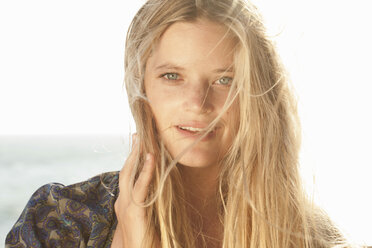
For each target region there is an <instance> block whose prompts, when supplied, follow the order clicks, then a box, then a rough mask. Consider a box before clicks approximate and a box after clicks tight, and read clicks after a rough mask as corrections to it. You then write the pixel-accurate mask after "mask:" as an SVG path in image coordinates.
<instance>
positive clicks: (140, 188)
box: [111, 134, 155, 248]
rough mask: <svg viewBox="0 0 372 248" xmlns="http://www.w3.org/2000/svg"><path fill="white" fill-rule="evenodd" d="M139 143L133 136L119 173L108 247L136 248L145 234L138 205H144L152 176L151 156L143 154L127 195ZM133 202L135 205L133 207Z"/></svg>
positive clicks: (143, 222)
mask: <svg viewBox="0 0 372 248" xmlns="http://www.w3.org/2000/svg"><path fill="white" fill-rule="evenodd" d="M138 150H139V140H136V135H135V134H134V135H133V145H132V152H131V153H130V155H129V157H128V159H127V161H126V162H125V165H124V167H123V169H122V170H121V171H120V174H119V190H120V193H119V196H118V199H117V200H116V202H115V213H116V217H117V219H118V225H117V228H116V231H115V234H114V239H113V242H112V246H111V247H124V248H140V247H141V244H142V240H143V239H144V237H145V232H146V212H145V208H143V207H140V206H138V204H142V203H144V201H145V199H146V196H147V194H148V188H149V185H150V182H151V179H152V176H153V172H154V168H155V163H154V157H153V155H152V154H150V153H148V154H146V161H145V164H144V166H143V169H142V170H141V173H140V174H139V176H138V179H137V180H136V181H135V184H134V187H133V197H132V196H131V188H132V187H131V185H130V176H131V174H132V172H133V167H134V164H135V160H136V157H137V156H138ZM136 203H137V204H136Z"/></svg>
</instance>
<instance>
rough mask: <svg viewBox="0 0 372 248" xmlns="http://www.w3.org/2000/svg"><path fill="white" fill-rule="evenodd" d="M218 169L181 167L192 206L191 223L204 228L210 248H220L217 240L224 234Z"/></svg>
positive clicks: (190, 212) (190, 210) (188, 198)
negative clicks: (221, 219)
mask: <svg viewBox="0 0 372 248" xmlns="http://www.w3.org/2000/svg"><path fill="white" fill-rule="evenodd" d="M216 167H217V166H216ZM216 167H213V168H210V167H207V168H192V167H186V166H183V165H179V168H180V170H181V173H182V179H183V184H184V188H185V193H186V198H187V201H188V203H189V204H190V208H189V216H190V219H191V222H192V223H193V225H194V226H196V227H201V228H202V234H203V235H205V238H206V241H207V243H209V245H208V247H219V245H217V244H218V241H216V240H218V239H220V238H221V235H222V232H223V231H222V230H223V229H222V225H221V223H220V221H219V217H218V205H217V197H218V175H219V173H218V170H217V168H216ZM198 242H200V240H199V241H198ZM216 242H217V243H216ZM198 247H199V246H198Z"/></svg>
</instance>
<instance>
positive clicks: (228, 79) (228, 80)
mask: <svg viewBox="0 0 372 248" xmlns="http://www.w3.org/2000/svg"><path fill="white" fill-rule="evenodd" d="M217 81H218V84H221V85H229V84H230V83H231V81H232V78H231V77H222V78H220V79H218V80H217Z"/></svg>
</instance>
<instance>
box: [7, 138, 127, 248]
mask: <svg viewBox="0 0 372 248" xmlns="http://www.w3.org/2000/svg"><path fill="white" fill-rule="evenodd" d="M128 151H129V139H128V137H125V136H120V135H116V136H114V135H111V136H99V135H97V136H93V135H92V136H64V135H58V136H0V247H2V246H3V245H4V242H5V237H6V235H7V233H8V232H9V230H10V229H11V228H12V226H13V225H14V223H15V222H16V221H17V219H18V217H19V216H20V214H21V212H22V210H23V208H24V207H25V205H26V203H27V201H28V200H29V198H30V197H31V195H32V193H33V192H35V190H37V189H38V188H39V187H40V186H42V185H44V184H46V183H51V182H59V183H62V184H65V185H68V184H72V183H77V182H80V181H84V180H87V179H88V178H90V177H93V176H95V175H98V174H100V173H103V172H107V171H117V170H120V169H121V167H122V166H123V164H124V162H125V158H126V156H127V155H128Z"/></svg>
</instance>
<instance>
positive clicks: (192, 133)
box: [176, 126, 217, 141]
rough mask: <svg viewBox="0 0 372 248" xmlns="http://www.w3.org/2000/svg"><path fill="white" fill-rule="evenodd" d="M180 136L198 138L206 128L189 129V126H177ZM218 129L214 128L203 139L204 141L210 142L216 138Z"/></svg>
mask: <svg viewBox="0 0 372 248" xmlns="http://www.w3.org/2000/svg"><path fill="white" fill-rule="evenodd" d="M176 127H177V130H178V131H179V133H180V134H182V135H183V136H186V137H190V138H192V137H194V138H198V137H200V135H202V134H203V131H204V130H205V129H204V128H198V127H189V126H176ZM216 130H217V128H216V127H215V128H213V129H212V130H211V131H210V132H208V134H207V135H206V136H205V137H204V138H203V139H202V141H206V140H209V139H211V138H213V137H214V136H215V133H216Z"/></svg>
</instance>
